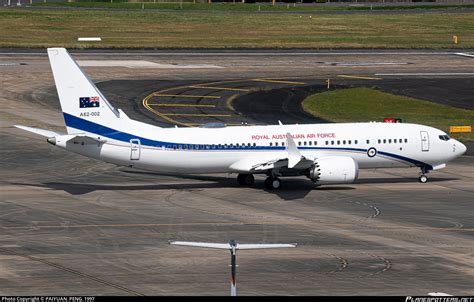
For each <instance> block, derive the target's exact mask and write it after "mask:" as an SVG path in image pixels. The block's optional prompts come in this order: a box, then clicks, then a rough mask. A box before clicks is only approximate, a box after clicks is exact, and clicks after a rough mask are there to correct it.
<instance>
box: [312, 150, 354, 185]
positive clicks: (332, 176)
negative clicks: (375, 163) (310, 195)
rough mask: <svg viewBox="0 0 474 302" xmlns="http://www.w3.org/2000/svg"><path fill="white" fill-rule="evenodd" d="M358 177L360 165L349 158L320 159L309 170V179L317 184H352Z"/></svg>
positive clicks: (327, 157)
mask: <svg viewBox="0 0 474 302" xmlns="http://www.w3.org/2000/svg"><path fill="white" fill-rule="evenodd" d="M358 176H359V165H358V164H357V162H356V161H355V160H354V159H352V158H351V157H347V156H325V157H319V158H317V159H316V160H315V161H314V165H313V166H312V167H311V168H310V170H309V178H310V179H311V180H312V181H314V182H315V183H317V184H342V183H352V182H354V180H356V179H357V177H358Z"/></svg>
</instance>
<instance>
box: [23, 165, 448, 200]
mask: <svg viewBox="0 0 474 302" xmlns="http://www.w3.org/2000/svg"><path fill="white" fill-rule="evenodd" d="M122 172H127V173H139V174H153V175H160V176H174V177H179V178H181V179H190V180H200V181H202V182H198V183H172V184H151V185H140V184H137V185H133V184H130V185H106V184H90V183H69V182H47V183H42V184H26V183H16V184H18V185H28V186H34V187H41V188H48V189H52V190H59V191H65V192H67V193H69V194H71V195H83V194H87V193H91V192H94V191H129V190H130V191H158V190H193V189H215V188H242V189H247V190H260V191H261V190H264V191H265V192H267V193H270V194H274V195H275V196H278V197H279V198H281V199H283V200H295V199H301V198H304V197H305V196H306V195H308V194H309V192H311V191H313V190H317V191H344V190H355V189H356V187H353V186H348V185H328V186H315V185H314V184H313V183H312V182H310V181H308V180H306V179H304V180H303V179H285V180H284V182H283V185H282V188H281V189H279V190H268V189H266V188H265V187H264V183H263V181H262V180H260V179H257V180H256V182H255V184H254V185H253V186H252V187H241V186H239V185H238V184H237V181H236V180H235V179H234V178H229V177H219V176H207V175H179V176H178V175H174V174H158V173H153V172H141V171H133V172H131V171H122ZM450 180H456V178H433V179H430V180H429V182H443V181H450ZM382 183H386V184H389V183H417V180H416V179H414V178H370V179H359V180H357V181H356V183H355V184H382Z"/></svg>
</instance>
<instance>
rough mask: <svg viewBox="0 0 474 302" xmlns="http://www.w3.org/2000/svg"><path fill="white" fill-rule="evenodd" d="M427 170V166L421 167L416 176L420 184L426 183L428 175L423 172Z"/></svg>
mask: <svg viewBox="0 0 474 302" xmlns="http://www.w3.org/2000/svg"><path fill="white" fill-rule="evenodd" d="M428 172H429V170H428V169H427V167H421V172H420V176H419V177H418V181H419V182H421V183H422V184H424V183H426V182H427V181H428V177H427V176H426V175H425V174H426V173H428Z"/></svg>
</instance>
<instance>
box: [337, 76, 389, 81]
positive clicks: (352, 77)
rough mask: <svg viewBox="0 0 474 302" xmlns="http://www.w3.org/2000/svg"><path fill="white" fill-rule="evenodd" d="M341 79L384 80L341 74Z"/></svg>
mask: <svg viewBox="0 0 474 302" xmlns="http://www.w3.org/2000/svg"><path fill="white" fill-rule="evenodd" d="M337 76H338V77H339V78H349V79H362V80H374V81H377V80H383V79H382V78H372V77H366V76H353V75H345V74H339V75H337Z"/></svg>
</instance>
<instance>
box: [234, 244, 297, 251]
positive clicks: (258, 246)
mask: <svg viewBox="0 0 474 302" xmlns="http://www.w3.org/2000/svg"><path fill="white" fill-rule="evenodd" d="M297 246H298V244H297V243H273V244H240V243H237V247H236V249H237V250H254V249H275V248H288V247H297Z"/></svg>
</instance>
